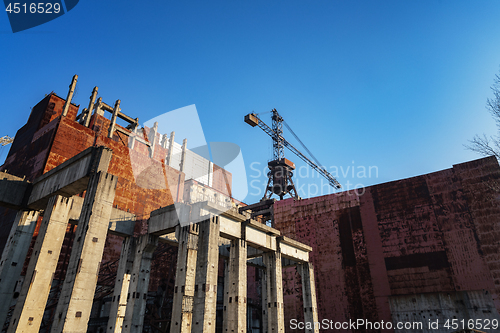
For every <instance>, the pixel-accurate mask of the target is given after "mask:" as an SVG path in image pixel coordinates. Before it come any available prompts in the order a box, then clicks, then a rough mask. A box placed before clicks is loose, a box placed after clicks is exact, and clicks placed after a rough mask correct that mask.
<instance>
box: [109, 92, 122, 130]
mask: <svg viewBox="0 0 500 333" xmlns="http://www.w3.org/2000/svg"><path fill="white" fill-rule="evenodd" d="M120 102H121V101H120V100H119V99H118V100H116V102H115V107H114V108H113V115H112V116H111V124H109V128H108V138H110V139H111V138H112V137H113V133H115V125H116V117H118V112H120Z"/></svg>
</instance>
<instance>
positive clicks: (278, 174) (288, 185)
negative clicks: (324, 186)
mask: <svg viewBox="0 0 500 333" xmlns="http://www.w3.org/2000/svg"><path fill="white" fill-rule="evenodd" d="M271 113H272V115H271V119H272V128H271V127H269V126H268V125H266V123H265V122H263V121H262V119H260V118H259V117H258V115H257V114H256V113H250V114H247V115H246V116H245V122H246V123H247V124H249V125H250V126H252V127H255V126H259V127H260V128H261V129H262V130H263V131H264V132H266V133H267V135H269V136H270V137H271V138H272V139H273V160H272V161H270V162H269V163H268V167H269V169H270V171H269V173H268V178H269V180H268V182H267V186H266V191H265V192H264V197H263V198H262V200H261V201H265V200H268V199H270V198H271V196H272V195H273V193H274V194H276V195H277V196H279V197H280V200H283V197H284V196H285V195H286V194H289V195H290V196H291V197H293V198H295V199H300V197H299V195H298V193H297V190H296V189H295V185H294V184H293V180H292V176H293V172H292V171H293V170H294V169H295V164H294V163H293V162H291V161H290V160H288V159H286V158H285V153H284V147H286V148H288V149H289V150H290V151H291V152H292V153H294V154H295V155H297V156H298V157H299V158H300V159H302V160H303V161H304V162H306V163H307V164H308V165H309V166H310V167H311V168H313V169H314V170H316V171H317V172H318V173H319V174H320V175H322V176H323V177H325V178H326V179H327V180H328V182H329V183H330V185H331V186H332V187H334V188H335V189H340V188H341V185H340V183H339V182H338V181H337V180H336V179H335V178H334V177H333V176H332V175H331V174H330V173H329V172H328V171H326V169H325V168H324V167H322V166H321V164H320V163H319V162H318V160H317V159H316V158H315V157H314V156H313V154H312V153H311V152H310V151H309V149H307V147H306V146H305V145H304V144H303V143H302V141H300V139H299V138H298V137H297V135H295V133H294V132H293V131H292V129H291V128H290V126H288V124H287V123H286V122H285V121H284V119H283V117H281V116H280V114H279V113H278V111H276V109H273V110H272V111H271ZM283 124H284V125H285V127H286V128H287V129H288V130H289V131H290V133H292V135H293V136H294V137H295V139H297V141H298V142H299V143H300V144H301V145H302V146H303V147H304V149H305V150H306V151H307V153H308V154H309V155H310V156H311V158H312V159H314V161H315V162H316V163H315V162H313V161H311V159H309V158H308V157H307V156H305V155H304V154H302V153H301V152H300V151H299V150H298V149H297V148H295V147H294V146H293V145H292V144H291V143H290V142H288V141H287V140H286V139H285V138H284V137H283ZM268 194H269V195H268Z"/></svg>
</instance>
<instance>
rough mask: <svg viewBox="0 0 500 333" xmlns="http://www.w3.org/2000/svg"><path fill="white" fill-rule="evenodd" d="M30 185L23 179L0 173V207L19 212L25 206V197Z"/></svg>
mask: <svg viewBox="0 0 500 333" xmlns="http://www.w3.org/2000/svg"><path fill="white" fill-rule="evenodd" d="M31 187H32V184H31V183H29V182H28V181H27V180H25V179H24V178H20V177H16V176H14V175H11V174H8V173H6V172H0V206H3V207H7V208H12V209H16V210H21V209H23V208H24V207H25V206H26V203H25V202H24V201H25V196H26V195H27V194H28V195H29V193H30V191H31Z"/></svg>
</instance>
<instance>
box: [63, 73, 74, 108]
mask: <svg viewBox="0 0 500 333" xmlns="http://www.w3.org/2000/svg"><path fill="white" fill-rule="evenodd" d="M77 80H78V75H74V76H73V79H72V80H71V84H70V85H69V91H68V97H66V102H65V103H64V106H63V111H62V115H63V116H65V117H66V115H67V114H68V110H69V105H70V104H71V100H72V99H73V94H74V93H75V87H76V81H77Z"/></svg>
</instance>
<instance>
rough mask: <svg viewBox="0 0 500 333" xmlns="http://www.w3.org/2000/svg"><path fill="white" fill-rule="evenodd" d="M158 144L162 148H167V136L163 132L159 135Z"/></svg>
mask: <svg viewBox="0 0 500 333" xmlns="http://www.w3.org/2000/svg"><path fill="white" fill-rule="evenodd" d="M160 144H161V147H162V148H167V144H168V137H167V135H166V134H163V135H162V136H161V143H160Z"/></svg>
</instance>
